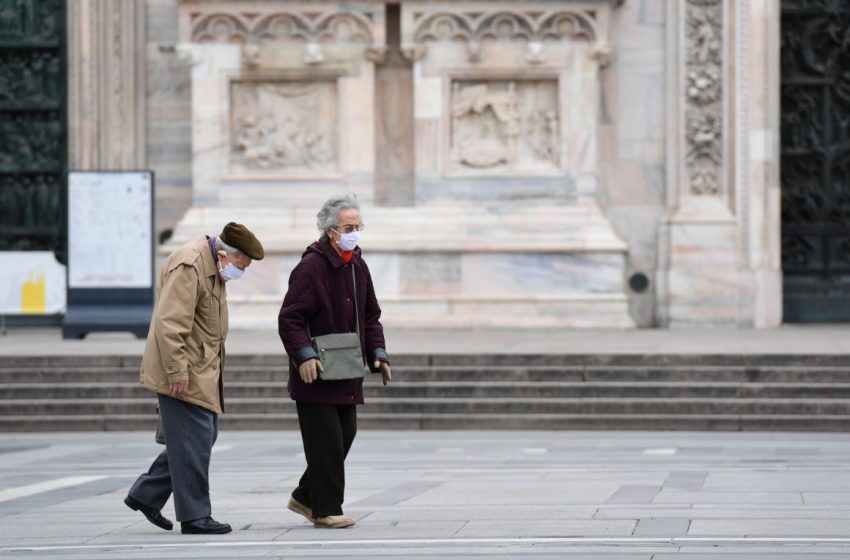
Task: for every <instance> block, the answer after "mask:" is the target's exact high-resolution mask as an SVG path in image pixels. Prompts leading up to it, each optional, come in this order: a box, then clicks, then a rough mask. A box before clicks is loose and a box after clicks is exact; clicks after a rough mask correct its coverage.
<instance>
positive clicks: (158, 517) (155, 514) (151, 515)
mask: <svg viewBox="0 0 850 560" xmlns="http://www.w3.org/2000/svg"><path fill="white" fill-rule="evenodd" d="M124 503H125V504H127V507H128V508H130V509H132V510H133V511H141V512H142V514H143V515H144V516H145V517H146V518H147V519H148V521H150V522H151V523H153V524H154V525H156V526H157V527H159V528H160V529H165V530H166V531H170V530H171V529H173V528H174V524H173V523H172V522H171V521H169V520H168V519H166V518H164V517H163V516H162V513H161V512H160V511H159V510H158V509H153V508H152V507H148V506H146V505H145V504H143V503H141V502H140V501H138V500H134V499H133V498H131V497H130V496H127V497H126V498H124Z"/></svg>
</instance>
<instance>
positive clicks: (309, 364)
mask: <svg viewBox="0 0 850 560" xmlns="http://www.w3.org/2000/svg"><path fill="white" fill-rule="evenodd" d="M323 371H325V368H323V367H322V362H321V361H319V359H318V358H310V359H309V360H307V361H306V362H304V363H302V364H301V365H300V366H298V375H300V376H301V381H303V382H304V383H312V382H313V381H315V380H316V379H318V378H319V374H320V373H321V372H323Z"/></svg>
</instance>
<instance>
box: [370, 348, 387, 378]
mask: <svg viewBox="0 0 850 560" xmlns="http://www.w3.org/2000/svg"><path fill="white" fill-rule="evenodd" d="M375 362H386V363H390V359H389V357H388V356H387V351H386V350H384V349H383V348H374V349H372V350H371V351H370V352H369V370H370V371H371V372H372V373H378V372H379V371H381V370H380V369H375V368H374V367H372V364H374V363H375Z"/></svg>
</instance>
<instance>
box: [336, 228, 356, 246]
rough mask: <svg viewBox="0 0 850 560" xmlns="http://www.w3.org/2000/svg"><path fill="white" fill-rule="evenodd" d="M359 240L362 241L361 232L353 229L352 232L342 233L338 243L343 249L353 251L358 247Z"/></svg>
mask: <svg viewBox="0 0 850 560" xmlns="http://www.w3.org/2000/svg"><path fill="white" fill-rule="evenodd" d="M358 241H360V232H359V231H352V232H351V233H341V234H340V237H339V241H337V242H336V244H337V247H339V248H340V249H342V250H343V251H351V250H353V249H354V248H355V247H357V242H358Z"/></svg>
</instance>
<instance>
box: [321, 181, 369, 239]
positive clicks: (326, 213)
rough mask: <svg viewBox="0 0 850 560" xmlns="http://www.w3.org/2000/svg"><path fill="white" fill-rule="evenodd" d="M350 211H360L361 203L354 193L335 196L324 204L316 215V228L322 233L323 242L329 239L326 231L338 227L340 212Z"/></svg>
mask: <svg viewBox="0 0 850 560" xmlns="http://www.w3.org/2000/svg"><path fill="white" fill-rule="evenodd" d="M349 209H354V210H357V211H358V212H359V211H360V203H359V202H358V201H357V195H355V194H354V193H348V194H338V195H334V196H332V197H330V198H329V199H327V200H326V201H325V203H324V204H322V209H321V210H319V213H318V214H316V226H318V228H319V231H320V232H322V236H321V238H320V239H321V240H322V241H327V239H328V234H327V233H326V231H327V230H329V229H332V228H335V227H336V221H337V219H339V212H340V210H349Z"/></svg>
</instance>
